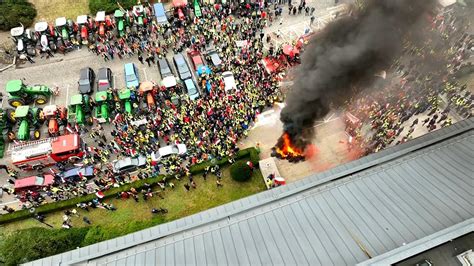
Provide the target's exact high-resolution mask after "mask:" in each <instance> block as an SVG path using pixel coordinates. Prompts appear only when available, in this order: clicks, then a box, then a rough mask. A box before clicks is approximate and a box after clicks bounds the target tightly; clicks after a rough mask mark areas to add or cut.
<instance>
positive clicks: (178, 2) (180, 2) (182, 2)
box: [173, 0, 188, 7]
mask: <svg viewBox="0 0 474 266" xmlns="http://www.w3.org/2000/svg"><path fill="white" fill-rule="evenodd" d="M187 5H188V1H187V0H173V6H174V7H182V6H187Z"/></svg>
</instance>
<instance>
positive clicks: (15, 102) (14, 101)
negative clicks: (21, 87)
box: [8, 98, 25, 107]
mask: <svg viewBox="0 0 474 266" xmlns="http://www.w3.org/2000/svg"><path fill="white" fill-rule="evenodd" d="M8 104H9V105H11V106H13V107H18V106H21V105H25V100H23V99H21V98H13V99H8Z"/></svg>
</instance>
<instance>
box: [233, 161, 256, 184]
mask: <svg viewBox="0 0 474 266" xmlns="http://www.w3.org/2000/svg"><path fill="white" fill-rule="evenodd" d="M230 176H231V177H232V179H234V180H235V181H238V182H244V181H247V180H249V179H250V177H252V169H250V166H248V165H247V163H246V162H245V161H238V162H236V163H234V164H233V165H231V166H230Z"/></svg>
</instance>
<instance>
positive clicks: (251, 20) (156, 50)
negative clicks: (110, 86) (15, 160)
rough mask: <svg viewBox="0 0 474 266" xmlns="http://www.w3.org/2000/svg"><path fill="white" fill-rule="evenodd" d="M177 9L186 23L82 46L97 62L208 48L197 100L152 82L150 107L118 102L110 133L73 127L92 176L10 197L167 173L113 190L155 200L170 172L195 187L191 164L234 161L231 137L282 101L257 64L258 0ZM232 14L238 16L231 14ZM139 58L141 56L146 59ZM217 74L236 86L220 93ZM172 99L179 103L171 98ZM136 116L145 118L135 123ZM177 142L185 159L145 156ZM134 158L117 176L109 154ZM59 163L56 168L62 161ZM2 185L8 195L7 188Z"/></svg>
mask: <svg viewBox="0 0 474 266" xmlns="http://www.w3.org/2000/svg"><path fill="white" fill-rule="evenodd" d="M184 12H185V13H187V15H188V16H186V19H185V20H179V19H178V18H177V17H172V18H171V19H170V25H169V26H158V25H157V24H155V23H149V24H148V25H147V26H144V27H142V28H139V29H138V31H136V32H127V33H126V34H125V36H123V37H122V38H117V37H116V36H112V35H110V34H107V35H106V37H104V38H103V39H101V38H98V39H97V41H96V43H94V44H91V45H90V46H89V49H90V51H91V52H95V53H97V55H98V56H101V57H102V58H104V60H112V59H114V58H122V57H128V56H133V55H137V56H138V60H139V61H141V62H142V63H145V62H146V63H148V64H156V63H157V62H156V59H158V58H162V57H166V55H167V53H178V52H183V51H185V50H186V49H193V50H199V51H200V52H201V53H203V54H205V50H206V49H208V48H209V47H212V48H213V49H215V50H216V51H217V52H218V53H219V56H220V58H221V59H222V66H220V67H211V70H212V71H211V72H208V73H205V74H203V75H201V76H199V77H198V79H199V80H198V81H199V83H200V85H201V84H204V85H205V86H203V91H205V93H203V94H202V95H201V97H200V98H199V99H197V100H191V99H190V98H189V97H188V96H187V94H185V93H183V86H182V85H181V84H180V83H178V85H177V86H176V87H175V88H172V89H169V88H168V89H165V88H164V87H160V86H156V87H155V88H154V89H153V91H152V93H153V97H154V98H155V101H156V105H155V106H152V107H150V106H148V107H147V108H146V109H142V108H137V109H135V112H134V114H132V115H127V114H125V113H123V112H122V110H121V109H120V108H121V107H120V105H117V106H116V108H117V109H116V110H115V111H116V113H117V115H116V116H115V118H114V119H113V121H111V124H112V126H113V129H112V130H111V131H110V133H109V132H107V133H106V132H105V130H104V129H103V127H102V126H101V125H96V126H94V127H93V128H92V129H91V130H87V129H85V128H82V129H80V130H81V131H83V132H84V131H86V130H87V131H88V135H89V136H90V138H91V139H92V140H93V143H89V145H88V147H87V153H86V155H85V156H84V159H83V162H82V164H83V166H84V167H86V166H94V167H95V172H96V175H95V178H94V179H93V180H88V179H87V178H86V177H81V178H78V179H76V180H64V179H63V178H61V177H60V176H59V175H56V179H55V184H54V185H53V186H52V187H50V188H47V189H45V191H44V193H42V194H40V193H37V192H31V191H28V192H26V193H22V195H17V197H18V198H20V200H21V201H22V202H23V203H24V204H23V206H24V208H26V207H30V206H33V207H34V206H38V205H39V204H40V203H41V202H46V201H48V200H46V199H47V198H50V199H51V200H52V201H60V200H65V199H70V198H74V197H77V196H81V195H86V194H90V193H98V192H101V191H105V190H108V189H110V188H112V187H119V186H121V185H124V184H126V183H130V182H133V181H136V180H138V179H145V178H147V177H150V176H152V175H154V174H157V173H161V174H167V175H168V176H171V177H172V178H168V179H165V180H163V181H160V182H158V183H157V184H150V185H149V186H148V187H147V186H145V187H144V188H143V189H142V190H140V191H136V190H134V191H128V192H123V193H120V194H119V195H117V198H122V199H128V198H132V199H134V200H136V201H138V200H139V199H143V200H147V199H148V198H149V197H152V196H154V195H155V196H160V197H161V193H160V192H161V191H163V190H164V189H166V188H171V189H172V188H174V187H175V185H174V183H173V177H174V178H176V179H181V178H185V180H186V182H185V183H184V189H185V190H187V191H189V190H192V189H195V188H196V187H197V186H196V182H195V181H194V180H193V176H192V175H191V173H190V171H189V167H190V166H191V165H193V164H197V163H201V162H203V161H206V160H212V159H217V160H220V159H222V158H224V157H228V158H229V162H231V163H233V162H234V159H233V156H234V155H235V154H236V152H237V151H238V147H237V143H238V140H239V139H241V138H243V137H245V136H246V135H247V134H248V131H249V129H250V126H251V124H252V123H253V122H254V120H255V118H256V115H257V114H258V113H260V112H261V111H262V110H263V109H264V108H266V107H270V106H272V105H273V103H274V101H276V100H281V99H282V95H281V92H280V90H279V88H278V85H277V84H278V80H277V78H276V76H275V75H274V74H269V73H267V71H266V70H265V67H264V66H263V65H262V63H261V59H262V57H263V55H264V51H263V41H264V39H263V38H264V34H263V28H264V27H265V25H266V24H267V23H266V21H267V17H266V15H265V13H263V15H262V10H261V9H260V7H259V6H258V5H252V4H244V5H242V6H238V7H233V6H223V5H205V6H203V7H202V17H201V18H194V19H190V16H189V9H188V8H184ZM234 13H235V14H237V15H236V16H234V15H232V14H234ZM107 38H108V39H107ZM242 41H243V42H245V43H246V45H244V46H238V45H237V43H242ZM143 58H146V59H145V60H144V61H145V62H143ZM223 71H231V72H232V73H234V77H235V80H236V81H237V88H236V89H235V90H232V92H231V93H229V92H226V91H225V84H224V81H223V79H222V74H221V72H223ZM177 96H178V98H179V99H180V100H179V103H176V102H174V101H173V99H174V98H176V97H177ZM132 98H134V99H136V100H137V101H140V100H143V99H140V96H139V93H138V90H136V89H132ZM135 107H141V106H135ZM142 119H145V120H146V121H147V123H145V124H142V125H138V124H135V123H134V121H137V120H142ZM160 143H161V145H160ZM178 143H182V144H185V145H186V147H187V153H186V156H184V157H183V156H178V155H172V156H169V157H166V158H164V159H162V160H160V162H159V163H157V162H154V161H152V158H151V156H150V155H151V153H152V152H154V151H157V150H158V149H159V148H160V146H164V145H169V144H178ZM138 155H141V156H145V157H147V165H146V168H145V169H143V170H142V171H140V172H139V173H138V174H136V175H132V174H129V173H125V174H117V173H116V172H114V171H113V169H112V164H111V162H112V160H113V159H121V158H123V157H130V156H132V157H133V156H138ZM58 167H59V168H62V165H58ZM99 169H100V170H99ZM210 176H215V178H216V180H215V182H216V186H217V187H222V183H221V178H222V171H221V170H220V169H219V167H218V166H213V167H208V168H206V169H205V172H204V174H203V178H204V179H206V178H209V177H210ZM14 178H15V177H12V179H11V180H12V181H13V180H14ZM151 185H158V187H159V189H158V190H157V191H152V189H151ZM4 190H5V191H6V192H7V193H15V192H14V190H13V189H12V188H11V187H10V188H8V189H7V188H5V189H4ZM139 194H140V195H141V196H139ZM78 207H80V208H82V209H84V210H86V209H89V208H91V207H92V208H104V209H111V208H110V206H108V205H107V204H105V203H103V202H101V201H100V200H95V202H94V201H91V202H89V203H84V204H79V205H78ZM112 209H114V208H112ZM157 210H158V209H157ZM64 226H65V228H66V227H67V228H69V227H70V226H71V225H70V223H68V222H67V220H65V221H64Z"/></svg>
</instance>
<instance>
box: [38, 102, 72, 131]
mask: <svg viewBox="0 0 474 266" xmlns="http://www.w3.org/2000/svg"><path fill="white" fill-rule="evenodd" d="M43 114H44V117H45V119H46V120H47V121H48V122H47V123H48V133H49V136H50V137H56V136H59V135H60V134H59V132H60V129H61V127H65V126H66V125H67V109H66V107H62V106H57V105H48V106H46V107H45V108H44V109H43Z"/></svg>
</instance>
